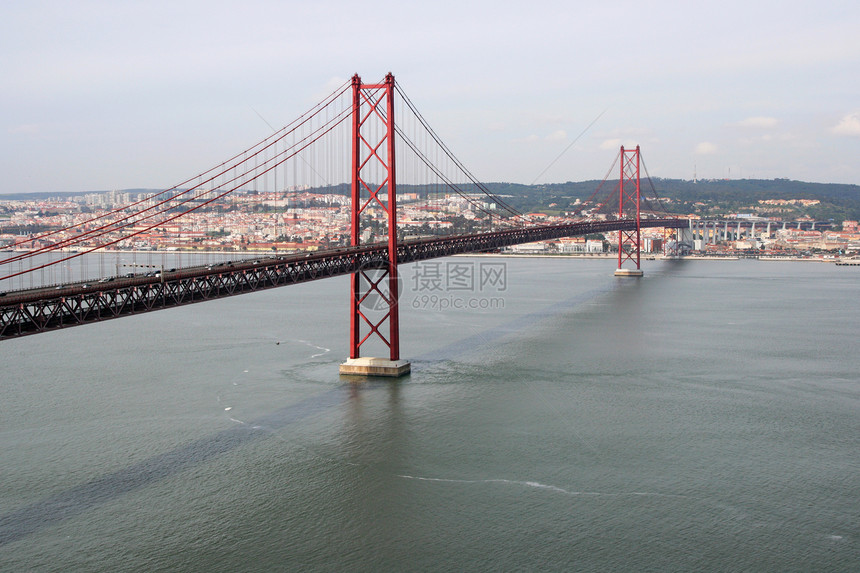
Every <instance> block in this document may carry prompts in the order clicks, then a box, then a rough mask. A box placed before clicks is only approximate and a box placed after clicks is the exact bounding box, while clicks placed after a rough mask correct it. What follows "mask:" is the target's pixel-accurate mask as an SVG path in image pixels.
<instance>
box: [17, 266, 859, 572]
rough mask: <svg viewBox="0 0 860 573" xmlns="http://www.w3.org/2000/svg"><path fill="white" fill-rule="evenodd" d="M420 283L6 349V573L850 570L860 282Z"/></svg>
mask: <svg viewBox="0 0 860 573" xmlns="http://www.w3.org/2000/svg"><path fill="white" fill-rule="evenodd" d="M613 268H614V265H613V263H612V261H607V260H581V259H531V258H518V259H515V258H505V259H500V258H490V257H474V258H467V257H457V258H455V259H445V260H443V261H441V262H438V263H436V264H430V263H424V264H423V265H422V264H417V265H412V266H410V267H404V281H403V292H402V295H401V301H402V302H401V307H402V308H401V323H402V331H401V338H402V355H403V356H404V357H407V358H410V359H411V360H412V365H413V371H412V374H411V375H410V376H409V377H406V378H403V379H400V380H397V381H388V380H379V379H377V380H371V381H368V382H364V383H359V384H355V383H350V382H348V381H347V380H346V379H341V378H340V377H339V375H338V373H337V367H338V364H339V363H340V362H341V361H342V360H343V359H344V358H345V356H346V354H347V342H348V340H347V324H348V323H347V308H348V304H347V303H348V281H347V279H346V277H341V278H338V279H328V280H325V281H318V282H313V283H308V284H303V285H296V286H291V287H288V288H281V289H276V290H271V291H265V292H260V293H255V294H248V295H243V296H239V297H235V298H229V299H224V300H219V301H212V302H205V303H201V304H195V305H190V306H187V307H182V308H178V309H171V310H165V311H159V312H154V313H149V314H144V315H140V316H135V317H129V318H123V319H122V320H116V321H108V322H105V323H102V324H97V325H88V326H82V327H76V328H71V329H68V330H64V331H57V332H51V333H47V334H41V335H38V336H30V337H25V338H22V339H19V340H9V341H4V342H2V343H0V360H2V367H0V380H2V382H0V384H2V385H0V388H2V397H3V398H2V414H0V570H2V571H104V572H108V571H111V572H113V571H206V572H212V571H612V570H616V571H782V572H786V571H812V570H814V571H857V570H858V569H860V381H858V379H860V374H858V373H860V353H858V351H857V339H858V331H860V305H858V304H857V300H858V294H860V274H858V273H860V270H858V268H857V267H836V266H833V265H827V264H815V263H798V262H763V261H719V262H714V261H684V262H669V261H647V262H646V264H645V265H644V266H643V268H644V269H645V277H644V278H643V279H639V280H636V279H618V278H614V277H613V276H612V271H613Z"/></svg>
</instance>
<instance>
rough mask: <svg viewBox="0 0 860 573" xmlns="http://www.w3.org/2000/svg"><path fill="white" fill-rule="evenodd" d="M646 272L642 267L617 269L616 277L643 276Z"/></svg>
mask: <svg viewBox="0 0 860 573" xmlns="http://www.w3.org/2000/svg"><path fill="white" fill-rule="evenodd" d="M644 274H645V273H644V272H642V269H615V276H616V277H641V276H642V275H644Z"/></svg>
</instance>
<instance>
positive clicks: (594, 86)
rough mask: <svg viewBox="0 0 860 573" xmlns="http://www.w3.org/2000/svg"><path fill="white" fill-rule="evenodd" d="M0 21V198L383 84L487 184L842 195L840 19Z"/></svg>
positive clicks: (785, 14) (612, 16)
mask: <svg viewBox="0 0 860 573" xmlns="http://www.w3.org/2000/svg"><path fill="white" fill-rule="evenodd" d="M4 12H5V17H4V18H3V20H2V23H0V30H2V32H3V34H2V35H3V38H2V39H0V46H2V50H3V53H4V59H5V60H6V62H5V63H6V68H7V69H6V74H4V80H3V81H4V88H5V89H4V90H3V93H2V96H0V98H2V100H0V101H2V106H0V108H2V109H3V110H4V111H3V112H2V117H3V127H2V130H0V138H2V139H0V141H2V148H3V149H4V153H3V159H2V162H3V166H4V172H5V174H6V177H5V178H4V182H3V184H2V185H0V194H8V193H27V192H63V191H69V192H85V191H90V190H96V189H128V188H168V187H170V186H172V185H174V184H176V183H177V182H179V181H181V180H183V179H184V178H187V177H188V176H190V175H192V174H194V173H197V172H199V171H201V170H203V169H206V168H209V167H211V166H212V165H214V164H216V163H219V162H220V161H222V160H223V159H224V158H225V157H227V156H229V155H231V154H232V153H234V152H236V151H237V150H239V149H241V148H243V147H245V146H247V145H249V144H252V143H253V142H255V141H257V140H259V139H261V138H262V137H265V136H266V135H268V134H269V133H270V131H271V128H270V126H269V124H271V125H274V126H280V125H284V124H286V123H288V122H289V121H291V120H293V119H294V118H295V117H297V116H298V115H299V114H300V113H302V112H303V111H305V110H306V109H307V108H308V107H309V106H310V105H312V104H313V103H314V102H315V101H316V100H317V99H318V98H319V97H320V96H322V95H323V94H325V93H328V92H329V91H331V89H333V88H334V86H336V85H339V84H341V83H342V82H344V81H346V80H347V79H348V78H349V76H350V75H352V74H353V73H358V74H360V75H361V76H362V78H364V79H365V80H366V81H374V80H376V79H380V78H381V77H382V76H383V75H384V74H385V73H386V72H388V71H391V72H392V73H394V74H395V76H396V77H397V79H398V82H399V83H400V84H401V86H403V88H404V90H405V92H406V93H407V94H409V96H410V98H411V99H412V100H413V101H414V102H415V103H416V105H417V106H418V108H419V109H420V110H421V112H422V114H423V115H424V116H425V117H426V118H427V120H428V121H429V123H430V124H431V125H432V126H433V127H434V128H435V129H436V131H437V132H438V133H439V134H440V136H441V137H442V138H443V140H445V142H446V143H447V144H448V145H449V146H450V147H451V148H452V149H453V150H454V152H455V153H456V154H457V155H458V156H459V157H460V158H461V159H462V160H463V162H464V163H465V164H466V165H467V166H469V168H470V169H471V170H472V171H473V172H474V173H475V175H476V176H477V177H478V178H479V179H481V180H484V181H511V182H516V183H524V184H530V183H552V182H564V181H582V180H590V179H601V178H602V177H603V176H604V174H605V172H606V170H607V169H608V168H609V166H610V165H611V163H612V160H613V158H614V155H615V154H616V153H617V150H618V147H620V146H621V145H627V146H633V145H637V144H638V145H641V146H642V149H643V157H644V158H645V160H646V161H647V164H648V169H649V171H650V174H651V175H653V176H656V177H667V178H680V179H692V178H694V177H698V178H703V179H704V178H761V179H772V178H782V177H786V178H790V179H796V180H805V181H815V182H822V183H853V184H857V183H860V165H857V164H856V162H855V161H853V157H854V156H855V155H856V152H857V151H858V150H860V98H858V94H860V40H858V39H857V37H856V34H855V33H854V28H855V27H856V24H857V22H858V21H860V17H858V16H860V8H858V7H856V6H855V5H854V4H853V3H849V2H828V3H827V4H826V5H817V6H812V5H807V4H806V3H803V2H788V3H786V2H781V3H776V2H763V3H757V4H756V5H755V6H748V5H746V4H742V3H740V2H734V1H730V2H722V3H715V2H706V3H698V4H696V5H695V6H691V5H687V4H682V3H675V2H659V3H657V4H656V5H652V6H649V7H644V6H639V5H635V4H632V3H622V4H614V5H607V6H584V7H577V6H571V5H569V4H562V3H557V2H538V3H532V4H530V5H528V6H527V7H526V6H514V5H511V6H506V5H500V4H499V3H487V2H479V3H475V4H470V5H463V4H455V3H447V2H442V3H437V4H434V6H433V8H432V10H431V9H427V8H421V7H408V6H405V5H402V4H397V3H383V5H382V6H378V5H377V7H376V8H374V9H373V10H370V9H368V8H367V7H366V6H352V5H351V4H349V3H345V2H331V1H329V2H320V3H315V4H313V5H302V4H296V5H292V4H291V3H286V4H281V3H273V2H267V1H257V2H252V3H249V4H243V5H242V8H241V9H240V8H239V5H233V4H231V3H221V4H212V3H207V4H203V3H199V2H180V3H154V4H147V5H145V6H144V5H119V4H113V3H106V2H98V1H96V2H84V3H76V4H75V5H74V6H68V5H66V4H63V3H59V2H52V1H48V2H41V3H24V2H13V3H12V4H11V5H9V6H7V7H6V8H5V9H4ZM354 30H360V31H361V33H360V34H359V35H358V36H356V32H355V31H354ZM589 126H590V127H589ZM556 159H558V160H557V161H556Z"/></svg>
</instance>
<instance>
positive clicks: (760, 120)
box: [735, 117, 779, 129]
mask: <svg viewBox="0 0 860 573" xmlns="http://www.w3.org/2000/svg"><path fill="white" fill-rule="evenodd" d="M777 124H779V120H778V119H776V118H775V117H748V118H746V119H744V120H742V121H739V122H738V123H736V124H735V125H737V126H738V127H752V128H756V129H768V128H771V127H776V126H777Z"/></svg>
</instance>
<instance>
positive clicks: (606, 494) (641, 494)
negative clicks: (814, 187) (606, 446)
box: [397, 474, 687, 498]
mask: <svg viewBox="0 0 860 573" xmlns="http://www.w3.org/2000/svg"><path fill="white" fill-rule="evenodd" d="M397 477H400V478H404V479H414V480H418V481H431V482H442V483H463V484H482V483H501V484H506V485H518V486H524V487H530V488H535V489H542V490H546V491H551V492H554V493H561V494H564V495H577V496H590V497H634V496H635V497H680V498H686V497H687V496H686V495H680V494H672V493H657V492H648V491H630V492H615V493H611V492H600V491H570V490H567V489H564V488H561V487H558V486H555V485H549V484H544V483H540V482H536V481H521V480H509V479H501V478H496V479H449V478H433V477H423V476H410V475H405V474H397Z"/></svg>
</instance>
